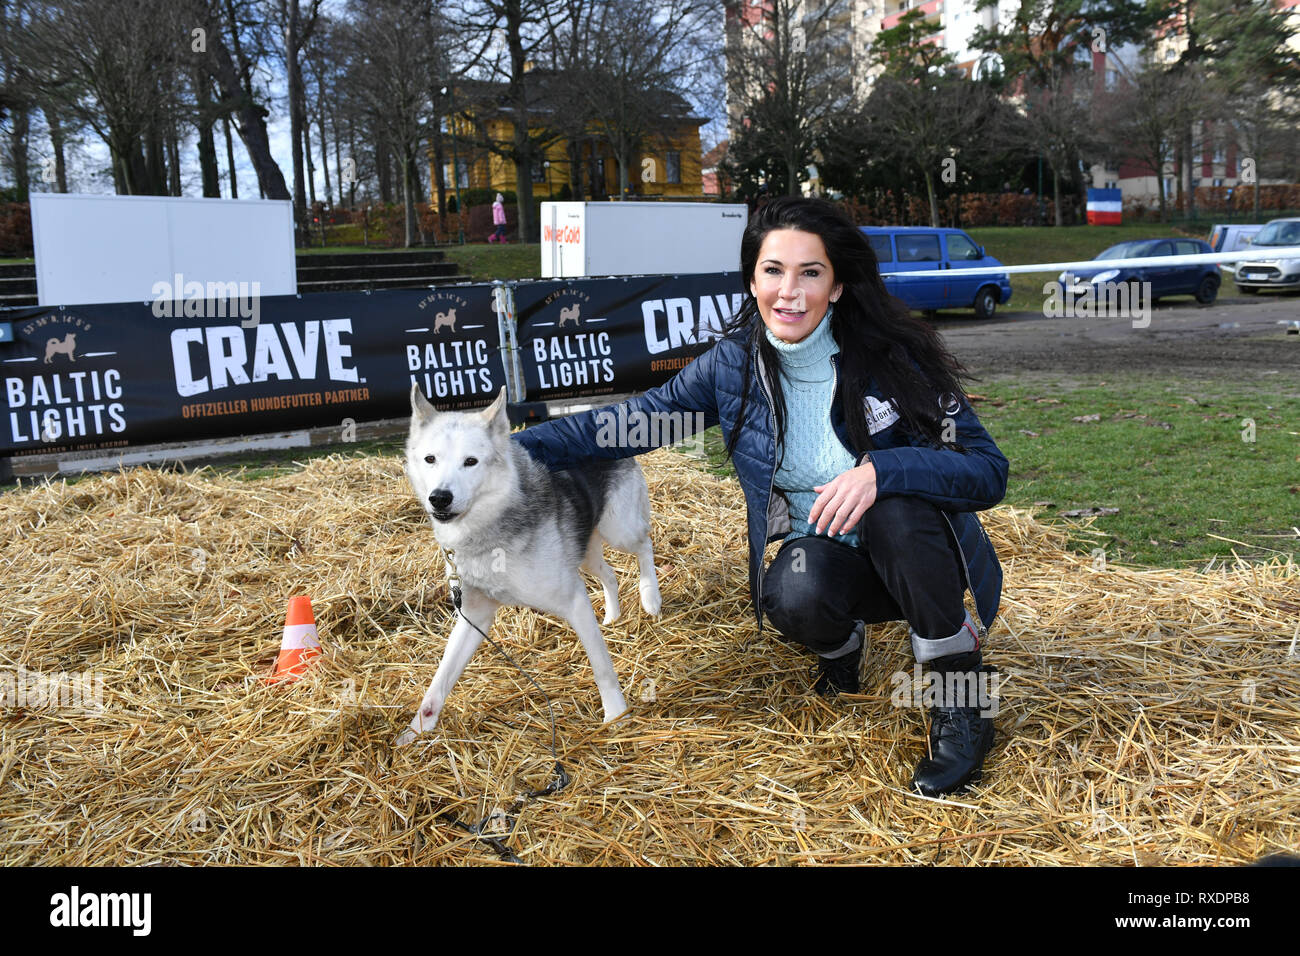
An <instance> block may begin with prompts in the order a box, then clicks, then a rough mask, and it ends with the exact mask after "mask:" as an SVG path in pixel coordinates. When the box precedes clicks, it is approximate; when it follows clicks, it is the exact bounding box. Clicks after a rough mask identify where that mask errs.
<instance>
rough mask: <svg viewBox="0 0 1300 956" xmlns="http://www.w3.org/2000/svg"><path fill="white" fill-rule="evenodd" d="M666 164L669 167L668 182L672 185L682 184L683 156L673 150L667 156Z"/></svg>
mask: <svg viewBox="0 0 1300 956" xmlns="http://www.w3.org/2000/svg"><path fill="white" fill-rule="evenodd" d="M665 156H666V158H665V163H664V165H666V166H667V167H668V181H669V182H670V183H680V182H681V181H682V154H681V152H679V151H677V150H671V151H669V152H668V153H667V154H665Z"/></svg>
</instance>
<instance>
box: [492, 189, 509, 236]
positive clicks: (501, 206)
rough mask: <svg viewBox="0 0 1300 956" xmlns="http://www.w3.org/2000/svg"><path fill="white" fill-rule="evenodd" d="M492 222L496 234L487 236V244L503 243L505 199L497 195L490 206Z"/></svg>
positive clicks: (504, 233) (504, 234)
mask: <svg viewBox="0 0 1300 956" xmlns="http://www.w3.org/2000/svg"><path fill="white" fill-rule="evenodd" d="M492 222H493V223H494V224H495V225H496V227H497V228H496V232H494V233H492V235H490V236H488V242H505V241H506V197H505V196H503V195H501V194H500V193H497V199H496V202H494V203H493V204H492Z"/></svg>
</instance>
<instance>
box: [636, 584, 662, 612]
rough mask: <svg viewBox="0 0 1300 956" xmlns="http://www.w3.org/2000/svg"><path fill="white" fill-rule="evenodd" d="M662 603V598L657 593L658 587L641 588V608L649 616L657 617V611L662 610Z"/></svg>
mask: <svg viewBox="0 0 1300 956" xmlns="http://www.w3.org/2000/svg"><path fill="white" fill-rule="evenodd" d="M663 604H664V602H663V598H662V597H660V595H659V588H657V587H643V588H641V610H643V611H645V612H646V613H647V614H649V615H650V616H651V617H658V616H659V612H660V611H662V610H663Z"/></svg>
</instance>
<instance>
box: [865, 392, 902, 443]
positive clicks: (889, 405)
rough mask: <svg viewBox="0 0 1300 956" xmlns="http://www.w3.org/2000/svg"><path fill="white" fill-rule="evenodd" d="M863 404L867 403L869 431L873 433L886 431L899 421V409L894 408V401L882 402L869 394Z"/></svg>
mask: <svg viewBox="0 0 1300 956" xmlns="http://www.w3.org/2000/svg"><path fill="white" fill-rule="evenodd" d="M863 404H865V405H866V413H867V431H868V432H869V433H870V434H872V435H874V434H876V432H882V431H884V430H885V429H886V428H888V427H889V426H890V425H892V424H894V422H896V421H898V410H897V409H896V408H894V403H893V402H891V401H888V400H886V401H883V402H880V401H877V400H876V399H875V397H873V396H871V395H868V396H867V397H866V399H865V400H864V402H863Z"/></svg>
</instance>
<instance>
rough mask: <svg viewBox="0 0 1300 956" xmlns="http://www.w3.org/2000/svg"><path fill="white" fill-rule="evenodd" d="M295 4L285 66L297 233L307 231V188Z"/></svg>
mask: <svg viewBox="0 0 1300 956" xmlns="http://www.w3.org/2000/svg"><path fill="white" fill-rule="evenodd" d="M298 20H299V18H298V0H288V15H287V17H286V23H285V36H284V61H285V62H284V66H285V74H286V76H287V78H288V86H289V145H290V151H291V156H292V158H293V218H294V221H295V222H297V224H298V229H299V230H300V231H305V230H306V227H307V185H306V183H305V181H304V179H303V168H302V165H303V164H302V140H303V125H304V124H303V102H302V101H303V89H302V70H301V69H300V68H299V66H298V51H299V48H300V47H301V45H302V39H301V37H299V35H298V30H299V26H300V24H299V22H298Z"/></svg>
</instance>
